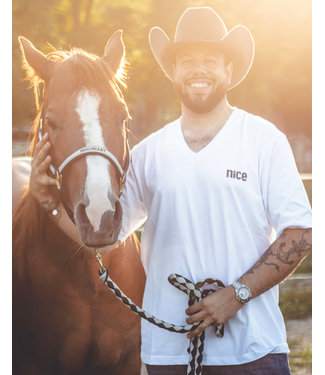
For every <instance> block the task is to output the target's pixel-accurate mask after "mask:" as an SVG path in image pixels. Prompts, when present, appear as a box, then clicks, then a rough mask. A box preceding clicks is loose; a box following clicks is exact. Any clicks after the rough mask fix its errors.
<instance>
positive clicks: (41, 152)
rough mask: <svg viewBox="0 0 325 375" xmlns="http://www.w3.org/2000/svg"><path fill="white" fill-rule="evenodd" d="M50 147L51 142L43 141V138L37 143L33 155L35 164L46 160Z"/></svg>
mask: <svg viewBox="0 0 325 375" xmlns="http://www.w3.org/2000/svg"><path fill="white" fill-rule="evenodd" d="M50 147H51V144H50V142H45V143H43V138H42V140H41V141H40V142H39V143H38V144H37V145H36V147H35V153H34V157H33V163H34V165H35V166H37V165H39V164H41V163H42V162H43V161H44V160H45V158H46V156H47V155H48V153H49V150H50Z"/></svg>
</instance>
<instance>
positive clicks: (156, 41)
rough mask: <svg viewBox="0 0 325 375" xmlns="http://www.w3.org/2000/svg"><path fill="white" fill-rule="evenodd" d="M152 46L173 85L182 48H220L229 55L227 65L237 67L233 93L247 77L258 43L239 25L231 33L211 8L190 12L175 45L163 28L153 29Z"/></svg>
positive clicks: (178, 28)
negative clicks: (255, 44) (174, 72)
mask: <svg viewBox="0 0 325 375" xmlns="http://www.w3.org/2000/svg"><path fill="white" fill-rule="evenodd" d="M149 43H150V47H151V50H152V52H153V54H154V56H155V58H156V60H157V62H158V64H159V65H160V67H161V68H162V70H163V71H164V73H165V74H166V76H167V77H168V78H169V79H170V80H171V81H174V80H173V63H174V57H175V53H176V52H177V51H179V50H180V49H181V48H183V47H184V46H187V45H191V46H193V47H194V48H195V46H196V45H202V44H206V45H211V46H215V47H217V49H218V50H220V51H222V52H224V53H225V55H226V56H227V61H231V62H232V63H233V74H232V80H231V85H230V87H229V88H228V89H229V90H230V89H232V88H233V87H235V86H237V85H238V84H239V83H240V82H241V81H242V80H243V79H244V78H245V77H246V75H247V73H248V71H249V69H250V67H251V65H252V62H253V59H254V40H253V37H252V34H251V33H250V31H249V30H248V29H247V28H246V27H245V26H242V25H238V26H235V27H233V28H232V29H231V30H230V31H229V32H228V31H227V28H226V26H225V24H224V23H223V21H222V19H221V18H220V17H219V15H218V14H217V13H216V12H215V11H214V10H213V9H212V8H210V7H194V8H187V9H186V10H185V12H184V13H183V14H182V15H181V17H180V19H179V21H178V24H177V26H176V32H175V37H174V40H173V41H171V40H170V39H169V38H168V36H167V35H166V33H165V32H164V31H163V30H162V29H161V28H160V27H153V28H152V29H151V30H150V33H149Z"/></svg>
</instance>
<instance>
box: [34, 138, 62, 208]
mask: <svg viewBox="0 0 325 375" xmlns="http://www.w3.org/2000/svg"><path fill="white" fill-rule="evenodd" d="M50 147H51V145H50V142H49V141H48V133H46V134H45V135H44V137H43V138H42V139H41V140H40V141H39V142H38V143H37V144H36V146H35V150H34V156H33V159H32V163H31V166H32V170H31V175H30V180H29V188H30V192H31V194H32V195H33V197H34V198H35V199H36V200H37V201H38V202H39V203H40V205H41V206H44V207H43V208H44V209H47V208H50V207H51V206H52V205H53V203H54V198H53V196H52V194H51V189H50V187H51V186H55V185H56V180H55V178H53V177H50V176H48V175H47V173H46V171H47V169H48V167H49V165H50V164H51V156H50V155H48V153H49V150H50ZM46 202H48V203H46Z"/></svg>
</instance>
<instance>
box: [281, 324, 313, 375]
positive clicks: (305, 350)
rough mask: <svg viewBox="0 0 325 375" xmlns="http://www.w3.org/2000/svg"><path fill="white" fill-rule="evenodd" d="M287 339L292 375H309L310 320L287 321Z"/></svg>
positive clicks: (310, 354) (310, 352) (310, 349)
mask: <svg viewBox="0 0 325 375" xmlns="http://www.w3.org/2000/svg"><path fill="white" fill-rule="evenodd" d="M286 327H287V337H288V343H289V347H290V354H289V362H290V368H291V374H292V375H311V372H312V370H311V359H312V319H311V318H309V319H301V320H288V321H287V322H286Z"/></svg>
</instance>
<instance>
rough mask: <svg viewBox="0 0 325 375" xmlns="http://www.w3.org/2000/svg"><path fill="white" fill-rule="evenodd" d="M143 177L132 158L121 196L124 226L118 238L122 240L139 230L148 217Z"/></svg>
mask: <svg viewBox="0 0 325 375" xmlns="http://www.w3.org/2000/svg"><path fill="white" fill-rule="evenodd" d="M141 179H142V176H140V171H137V172H136V166H135V164H134V161H133V159H131V163H130V167H129V170H128V173H127V176H126V182H125V187H124V190H123V193H122V195H121V197H120V201H121V204H122V228H121V231H120V235H119V237H118V239H119V241H121V242H123V241H124V240H125V239H126V238H127V237H128V236H129V235H130V234H131V233H133V232H134V231H135V230H137V229H138V228H139V227H140V226H141V225H142V224H143V223H144V222H145V221H146V218H147V210H146V207H145V205H144V200H143V186H142V185H143V184H142V183H141Z"/></svg>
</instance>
